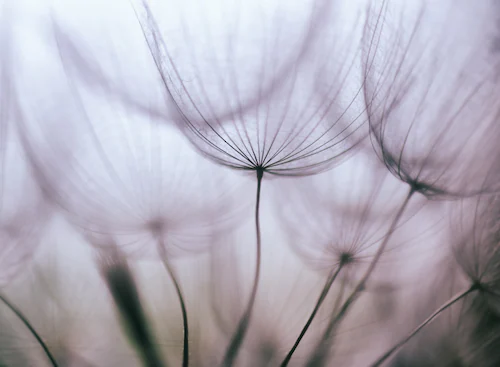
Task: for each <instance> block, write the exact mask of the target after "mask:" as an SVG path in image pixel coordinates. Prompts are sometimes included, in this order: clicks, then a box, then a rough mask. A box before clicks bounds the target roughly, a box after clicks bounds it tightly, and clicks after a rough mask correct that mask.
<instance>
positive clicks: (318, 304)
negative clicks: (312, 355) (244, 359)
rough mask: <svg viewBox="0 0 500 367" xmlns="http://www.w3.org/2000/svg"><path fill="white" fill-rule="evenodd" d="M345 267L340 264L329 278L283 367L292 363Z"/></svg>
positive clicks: (282, 364)
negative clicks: (293, 356) (295, 353)
mask: <svg viewBox="0 0 500 367" xmlns="http://www.w3.org/2000/svg"><path fill="white" fill-rule="evenodd" d="M343 266H344V264H340V265H339V267H338V268H337V270H336V271H335V272H334V273H333V274H332V275H330V276H329V277H328V279H327V280H326V283H325V285H324V287H323V290H322V291H321V294H320V295H319V298H318V301H317V302H316V305H315V306H314V309H313V311H312V313H311V315H310V316H309V319H308V320H307V322H306V324H305V325H304V327H303V328H302V331H301V332H300V335H299V337H298V338H297V340H296V341H295V344H294V345H293V347H292V349H290V351H289V352H288V354H287V356H286V357H285V359H284V360H283V362H282V363H281V367H285V366H287V365H288V363H289V362H290V360H291V359H292V355H293V353H294V352H295V350H296V349H297V347H298V346H299V343H300V342H301V340H302V338H303V337H304V335H305V334H306V332H307V330H308V329H309V326H311V323H312V321H313V319H314V317H315V316H316V314H317V313H318V310H319V308H320V307H321V304H322V303H323V301H324V300H325V298H326V296H327V295H328V292H329V291H330V288H331V287H332V284H333V282H334V281H335V279H336V278H337V276H338V275H339V273H340V271H341V270H342V267H343Z"/></svg>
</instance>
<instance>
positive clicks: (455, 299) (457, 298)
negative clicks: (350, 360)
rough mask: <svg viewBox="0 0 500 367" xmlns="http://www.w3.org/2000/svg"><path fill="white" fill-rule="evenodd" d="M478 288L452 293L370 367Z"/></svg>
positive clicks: (392, 352)
mask: <svg viewBox="0 0 500 367" xmlns="http://www.w3.org/2000/svg"><path fill="white" fill-rule="evenodd" d="M476 290H478V287H477V286H475V285H472V286H471V287H469V288H468V289H466V290H465V291H461V292H459V293H457V294H456V295H454V296H453V297H452V298H450V299H449V300H448V301H446V302H445V303H444V304H443V305H442V306H441V307H439V308H438V309H437V310H436V311H434V312H433V313H432V314H431V315H430V316H429V317H428V318H427V319H425V321H424V322H422V323H421V324H420V325H418V326H417V327H416V328H415V329H414V330H413V331H412V332H411V333H410V334H408V335H407V336H406V337H405V338H404V339H402V340H400V341H399V342H397V343H396V344H395V345H394V346H393V347H392V348H390V349H389V350H388V351H387V352H385V353H384V354H383V355H382V356H381V357H380V358H379V359H377V360H376V361H375V362H374V363H372V364H371V365H370V367H379V366H381V365H382V363H384V362H385V361H386V360H387V358H389V357H390V356H391V355H392V354H394V352H396V351H397V350H398V349H399V348H401V347H402V346H403V345H405V344H406V343H407V342H408V341H410V339H412V338H413V337H414V336H415V335H417V333H418V332H419V331H420V330H422V329H423V328H424V327H425V326H426V325H428V324H430V323H431V322H432V321H433V320H434V319H435V318H436V317H438V316H439V315H440V314H441V312H443V311H445V310H446V309H448V308H449V307H451V306H452V305H453V304H455V303H456V302H458V301H460V300H461V299H463V298H464V297H465V296H467V295H469V294H470V293H472V292H474V291H476Z"/></svg>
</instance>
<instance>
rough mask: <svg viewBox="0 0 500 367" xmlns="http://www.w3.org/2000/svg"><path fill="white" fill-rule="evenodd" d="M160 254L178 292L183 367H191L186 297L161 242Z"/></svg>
mask: <svg viewBox="0 0 500 367" xmlns="http://www.w3.org/2000/svg"><path fill="white" fill-rule="evenodd" d="M159 252H160V257H161V260H162V262H163V266H165V269H166V270H167V272H168V275H170V278H171V279H172V282H173V283H174V287H175V291H176V292H177V297H178V298H179V303H180V306H181V312H182V325H183V329H184V346H183V352H182V353H183V354H182V367H188V366H189V327H188V315H187V309H186V303H185V302H184V296H183V295H182V290H181V286H180V284H179V282H178V281H177V277H176V275H175V271H174V269H173V268H172V266H171V265H170V262H169V261H168V259H167V255H166V253H165V246H163V243H162V242H161V241H160V243H159Z"/></svg>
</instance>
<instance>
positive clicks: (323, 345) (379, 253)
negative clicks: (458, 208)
mask: <svg viewBox="0 0 500 367" xmlns="http://www.w3.org/2000/svg"><path fill="white" fill-rule="evenodd" d="M414 193H415V190H414V189H413V188H410V191H409V192H408V194H407V195H406V198H405V200H404V201H403V203H402V204H401V207H400V208H399V210H398V212H397V213H396V215H395V216H394V219H393V220H392V223H391V226H390V227H389V230H388V231H387V234H386V235H385V237H384V239H383V241H382V243H381V244H380V246H379V248H378V249H377V252H376V253H375V255H374V257H373V259H372V261H371V262H370V265H369V266H368V269H367V270H366V272H365V274H364V275H363V277H362V278H361V279H360V281H359V282H358V284H356V286H355V288H354V290H353V291H352V292H351V294H350V295H349V297H347V299H346V300H345V302H344V304H343V305H342V307H341V308H340V310H339V312H338V313H337V315H336V316H335V317H334V318H332V320H331V321H330V324H329V325H328V328H327V329H326V332H325V337H324V338H323V339H322V340H321V342H320V344H319V345H318V347H317V348H316V351H318V352H319V354H318V356H321V359H322V360H325V359H326V358H327V354H328V353H327V344H326V343H328V342H329V340H330V338H331V335H332V334H333V332H334V331H335V328H336V327H337V326H338V325H339V323H340V322H341V321H342V319H343V318H344V316H345V315H346V314H347V311H348V310H349V308H350V307H351V306H352V305H353V304H354V302H355V301H356V299H357V297H358V295H359V292H360V291H361V290H362V289H363V288H364V287H365V284H366V282H367V280H368V278H369V277H370V276H371V274H372V273H373V271H374V270H375V267H376V266H377V264H378V261H379V260H380V257H381V256H382V254H383V253H384V250H385V248H386V247H387V244H388V243H389V240H390V239H391V237H392V234H393V233H394V230H395V229H396V226H397V225H398V223H399V221H400V219H401V217H402V216H403V213H404V211H405V210H406V207H407V206H408V203H409V202H410V199H411V198H412V196H413V194H414ZM317 359H318V357H316V358H314V357H313V358H312V359H311V360H310V362H309V363H308V366H309V367H311V366H313V365H317V364H314V363H313V362H312V361H313V360H314V361H316V360H317Z"/></svg>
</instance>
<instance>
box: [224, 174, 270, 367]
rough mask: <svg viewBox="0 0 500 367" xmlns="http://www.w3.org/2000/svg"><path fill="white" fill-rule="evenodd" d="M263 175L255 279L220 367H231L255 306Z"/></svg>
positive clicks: (257, 206) (257, 214)
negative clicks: (245, 306) (243, 311)
mask: <svg viewBox="0 0 500 367" xmlns="http://www.w3.org/2000/svg"><path fill="white" fill-rule="evenodd" d="M263 175H264V170H263V169H262V168H259V169H257V197H256V200H255V233H256V235H257V246H256V255H257V256H256V262H255V277H254V280H253V286H252V291H251V293H250V299H249V300H248V304H247V308H246V310H245V313H244V314H243V316H242V317H241V319H240V322H239V324H238V327H237V329H236V332H235V333H234V334H233V337H232V339H231V342H230V343H229V346H228V348H227V350H226V354H225V356H224V359H223V361H222V364H221V366H222V367H231V366H232V365H233V362H234V360H235V358H236V356H237V354H238V351H239V350H240V347H241V344H242V343H243V339H244V338H245V335H246V333H247V330H248V326H249V324H250V319H251V317H252V311H253V307H254V304H255V298H256V295H257V289H258V287H259V279H260V262H261V233H260V210H259V209H260V191H261V184H262V176H263Z"/></svg>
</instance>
